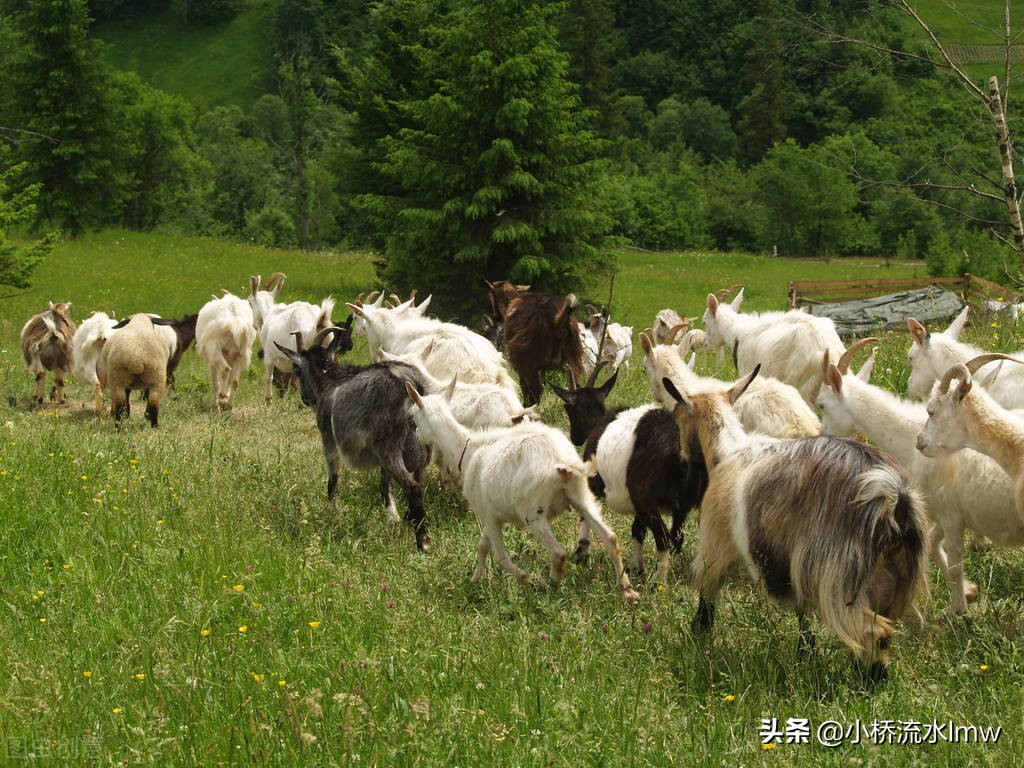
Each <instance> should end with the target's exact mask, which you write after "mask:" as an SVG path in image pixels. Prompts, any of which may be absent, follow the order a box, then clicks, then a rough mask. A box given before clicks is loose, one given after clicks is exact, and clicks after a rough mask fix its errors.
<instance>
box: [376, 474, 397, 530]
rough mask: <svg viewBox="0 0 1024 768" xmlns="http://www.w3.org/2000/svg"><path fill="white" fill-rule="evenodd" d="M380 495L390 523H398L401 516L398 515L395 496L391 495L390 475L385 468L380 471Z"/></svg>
mask: <svg viewBox="0 0 1024 768" xmlns="http://www.w3.org/2000/svg"><path fill="white" fill-rule="evenodd" d="M380 497H381V498H382V499H383V500H384V513H385V515H386V516H387V521H388V523H389V524H390V525H398V522H399V520H401V518H400V517H399V516H398V507H397V506H396V505H395V498H394V496H392V495H391V475H389V474H388V471H387V470H386V469H381V471H380Z"/></svg>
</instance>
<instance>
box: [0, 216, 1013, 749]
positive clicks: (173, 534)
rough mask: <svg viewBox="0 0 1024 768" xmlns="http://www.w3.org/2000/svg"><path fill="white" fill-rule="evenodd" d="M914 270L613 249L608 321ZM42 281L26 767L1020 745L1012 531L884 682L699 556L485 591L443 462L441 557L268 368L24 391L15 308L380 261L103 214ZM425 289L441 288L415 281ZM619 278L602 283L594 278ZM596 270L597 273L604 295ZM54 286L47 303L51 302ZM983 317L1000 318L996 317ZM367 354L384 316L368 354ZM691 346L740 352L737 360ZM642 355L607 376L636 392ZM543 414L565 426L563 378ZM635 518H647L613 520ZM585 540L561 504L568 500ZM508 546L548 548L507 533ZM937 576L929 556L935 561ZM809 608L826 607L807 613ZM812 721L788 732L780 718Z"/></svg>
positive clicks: (26, 630)
mask: <svg viewBox="0 0 1024 768" xmlns="http://www.w3.org/2000/svg"><path fill="white" fill-rule="evenodd" d="M915 268H916V267H914V266H913V265H911V266H909V267H907V266H900V267H893V268H891V271H886V269H885V268H884V267H873V266H867V265H865V266H863V267H862V268H857V267H855V266H854V265H853V263H850V262H843V263H841V264H837V263H833V264H831V265H826V264H820V263H804V262H791V261H784V260H781V259H778V260H772V259H763V258H757V257H751V256H740V255H719V254H671V255H669V254H646V253H629V254H623V256H622V265H621V269H620V272H619V274H618V277H617V278H616V283H615V303H616V306H617V307H618V308H619V311H620V312H621V315H620V320H622V321H623V322H626V323H627V324H633V325H635V326H642V325H646V324H648V323H649V322H650V320H651V319H653V315H654V312H655V311H656V310H657V309H659V308H661V307H662V306H674V307H675V308H676V309H678V310H679V311H681V312H685V313H689V314H697V313H698V312H699V309H700V305H701V303H702V301H703V296H704V295H706V293H707V291H708V290H710V289H713V288H719V287H723V286H725V285H731V284H732V283H734V282H741V281H742V282H744V283H746V284H747V285H748V296H749V299H748V301H749V302H750V306H752V307H761V308H767V307H776V308H778V307H781V306H782V305H783V304H784V297H785V291H784V285H785V283H786V282H787V281H788V280H789V279H791V278H815V277H823V276H826V275H828V274H834V275H835V276H837V277H838V276H840V274H839V273H843V275H842V276H845V275H846V274H854V275H856V274H862V275H864V274H869V275H870V276H872V277H874V276H876V275H878V274H879V273H882V274H890V273H895V271H896V270H897V269H898V270H899V274H906V273H907V271H908V270H909V271H912V270H913V269H915ZM40 270H41V271H40V272H39V274H38V277H37V282H36V285H35V287H33V288H32V289H31V291H29V292H26V293H24V294H22V295H19V296H17V297H13V298H8V299H4V300H2V302H0V384H2V388H3V391H4V392H5V393H7V394H8V395H10V399H13V401H14V403H15V404H14V405H11V404H9V403H8V404H5V405H0V410H2V413H0V520H2V521H3V533H4V535H3V537H2V539H0V542H2V543H0V563H2V570H0V611H2V616H3V618H2V620H0V649H2V650H3V652H2V654H0V739H2V747H3V749H4V752H3V753H2V754H4V755H5V756H6V757H7V759H8V762H11V763H14V762H16V761H17V760H18V759H19V758H24V757H26V756H27V755H28V754H29V753H33V754H35V755H37V756H39V757H41V758H51V759H59V758H63V759H66V760H67V761H68V762H70V763H72V764H92V763H96V764H104V765H107V764H128V765H140V764H153V765H161V766H164V765H183V766H186V765H187V766H192V765H215V764H219V765H235V764H259V765H310V764H316V765H319V764H324V765H431V766H433V765H437V766H442V765H444V766H447V765H466V766H483V765H488V766H490V765H535V766H548V765H555V764H564V765H609V766H637V765H740V764H742V765H803V764H808V765H811V764H813V765H836V766H838V765H844V766H845V765H851V764H853V765H869V764H881V765H890V764H894V765H928V766H933V765H956V766H960V765H993V766H995V765H998V766H1005V765H1012V764H1015V762H1016V761H1017V760H1018V756H1019V755H1020V754H1021V751H1022V747H1024V743H1022V737H1021V734H1022V718H1024V715H1022V713H1024V695H1022V690H1024V687H1022V685H1021V682H1022V671H1024V659H1022V657H1021V650H1020V637H1021V632H1022V619H1021V594H1022V589H1024V574H1022V568H1021V566H1022V557H1021V554H1020V553H1019V552H1015V551H999V550H993V551H987V552H969V553H968V554H967V564H966V568H967V572H968V574H969V575H970V576H971V578H973V579H974V580H976V581H978V582H979V584H980V587H981V597H980V599H979V601H978V602H977V603H976V604H975V605H973V606H972V608H971V611H970V613H969V615H968V616H965V617H961V618H957V619H948V618H946V617H945V616H944V615H943V613H942V610H943V608H944V607H945V605H947V604H948V590H947V588H946V587H945V585H944V582H943V580H942V578H941V577H940V576H939V575H938V573H937V572H934V573H933V578H932V582H933V594H932V596H931V597H930V598H928V599H926V600H925V601H923V602H922V604H921V606H920V607H921V609H922V612H923V614H924V617H925V622H924V623H923V625H918V624H916V623H915V622H914V621H910V622H908V623H907V624H906V625H905V626H903V628H902V629H903V631H902V632H901V633H900V634H899V635H898V637H897V639H896V641H895V643H894V649H893V658H894V664H893V670H892V671H893V677H892V680H891V681H890V682H889V683H888V685H886V686H884V687H882V688H881V689H879V690H875V691H872V690H869V689H867V688H865V687H864V685H863V684H862V681H861V679H860V676H859V675H858V674H857V672H856V670H855V669H854V667H853V665H852V663H851V660H850V657H849V654H848V653H847V652H846V650H845V649H844V648H843V647H842V646H841V645H840V644H839V643H837V642H836V641H835V640H833V639H830V638H828V636H827V635H824V634H822V637H821V638H820V640H819V643H818V647H817V649H816V650H815V651H814V652H813V653H812V654H811V655H810V656H809V657H807V658H800V657H798V655H797V644H796V636H797V631H796V630H797V627H796V621H795V619H794V618H793V617H792V616H791V615H790V614H789V613H788V612H787V611H785V610H783V609H782V608H779V607H777V606H774V605H772V604H770V603H768V602H767V601H766V600H764V599H763V598H762V597H760V596H758V595H757V594H756V592H755V591H754V590H753V589H751V588H750V587H749V586H748V585H747V584H746V583H745V582H744V581H742V580H737V582H736V583H735V585H732V586H730V587H728V588H727V589H726V590H725V592H724V593H723V597H722V600H721V604H720V606H721V607H720V613H719V616H718V622H717V625H716V627H715V631H714V632H713V633H712V636H711V637H710V638H708V639H706V640H701V639H697V638H694V637H693V636H691V635H690V633H689V632H688V630H687V626H688V623H689V620H690V617H691V616H692V613H693V610H694V604H695V600H694V593H693V592H692V590H691V589H690V587H689V585H688V577H687V573H688V562H687V558H688V557H689V556H690V555H691V554H692V551H693V546H692V536H693V534H694V527H693V525H692V523H691V524H689V525H688V536H689V537H690V538H689V540H688V542H687V544H686V545H685V551H684V554H683V555H682V556H680V557H678V558H676V559H675V561H674V563H673V578H672V580H671V583H670V584H668V585H667V586H666V587H665V588H663V589H652V588H650V587H649V586H647V585H644V590H643V599H642V602H641V604H640V606H639V607H638V608H637V609H635V610H634V609H631V608H629V607H627V606H626V605H625V604H624V603H623V601H622V600H621V598H620V597H619V596H618V594H617V590H616V588H615V583H614V579H613V574H612V572H611V567H610V564H609V562H608V560H607V558H606V556H605V555H604V553H603V552H601V551H595V554H594V556H593V559H592V562H590V563H589V564H586V565H570V567H569V569H568V573H567V575H566V579H565V581H564V583H563V584H562V586H561V587H560V588H559V589H558V590H557V591H554V592H552V591H549V590H547V589H543V588H540V587H531V586H525V587H524V586H521V585H519V584H517V583H514V581H513V580H512V579H509V578H508V577H507V576H506V575H505V574H503V573H501V572H500V571H498V570H497V569H495V568H493V567H492V569H491V572H490V574H489V577H488V578H486V579H484V580H482V581H481V582H480V583H478V584H476V585H473V584H471V583H470V582H469V575H470V573H471V571H472V565H473V561H474V559H475V552H474V547H475V543H476V539H477V537H478V531H479V529H478V526H477V523H476V521H475V519H474V518H473V516H472V514H471V513H469V512H468V510H466V509H465V505H464V503H463V502H461V500H460V499H459V498H458V497H457V496H455V495H449V494H445V493H444V492H442V491H440V490H439V489H438V487H437V483H436V478H435V477H433V476H431V479H430V484H429V488H428V497H427V504H428V510H429V513H430V516H431V523H432V525H433V531H432V536H433V544H434V547H433V552H432V553H431V554H430V555H426V556H424V555H421V554H419V553H418V552H417V551H416V549H415V544H414V540H413V536H412V533H411V531H410V530H408V528H407V527H405V526H403V527H400V528H397V529H390V528H389V527H388V525H387V524H386V523H385V520H384V514H383V509H382V504H381V502H380V500H379V496H378V494H377V480H376V476H375V475H371V474H359V473H351V472H346V473H344V474H343V475H342V478H341V481H340V484H339V498H338V501H337V504H336V506H335V507H334V508H333V509H332V508H328V507H327V505H326V504H325V500H324V499H325V485H326V477H325V470H324V465H323V458H322V455H321V452H320V448H319V437H318V435H317V432H316V429H315V426H314V424H313V416H312V413H311V411H310V410H309V409H307V408H304V407H303V406H302V405H301V404H300V403H299V402H298V399H297V398H296V397H294V396H293V395H289V396H287V397H285V398H284V399H280V400H275V401H274V402H273V404H272V405H271V406H269V407H266V406H264V405H263V403H262V396H261V393H262V386H261V381H262V378H261V377H262V372H261V371H260V370H259V369H258V368H257V366H255V365H254V367H253V368H252V369H251V370H250V371H249V372H248V373H247V374H246V376H245V377H244V379H243V381H242V384H241V389H240V393H239V395H240V398H239V402H238V405H237V407H236V408H235V409H234V411H233V412H231V413H229V414H219V413H216V412H214V411H213V410H212V409H211V408H210V406H209V400H210V394H209V386H208V383H207V382H206V380H205V373H204V370H203V366H202V365H201V364H200V362H199V361H198V360H197V358H196V357H195V356H194V354H193V353H189V354H188V355H186V357H185V358H184V360H183V363H182V368H181V372H180V373H179V376H178V380H179V389H178V392H177V393H175V394H172V395H170V396H169V397H168V398H167V399H166V400H165V403H164V406H163V408H162V409H161V426H160V428H159V429H158V430H152V429H149V428H148V426H147V425H146V423H145V421H144V420H143V419H142V418H141V414H139V413H135V414H134V415H133V416H132V418H131V419H130V420H129V421H128V423H127V424H126V425H124V426H123V427H122V428H120V429H115V428H114V426H113V425H112V423H111V422H110V418H109V415H108V414H104V415H103V417H102V418H98V419H97V418H94V416H93V414H92V413H91V412H90V410H89V408H88V407H87V403H88V402H89V400H90V394H89V392H88V391H87V389H86V387H84V386H83V385H81V384H80V383H78V382H75V381H72V382H71V383H70V384H69V388H68V391H69V395H70V397H71V399H72V401H73V402H72V405H71V406H69V407H66V408H57V407H54V406H52V405H44V406H43V407H40V408H30V407H28V406H27V405H25V403H24V401H25V398H26V397H27V395H28V393H29V391H30V387H31V382H30V379H29V376H28V374H27V373H26V372H25V370H24V368H23V367H22V365H21V363H20V362H19V360H18V353H17V333H18V329H19V328H20V324H21V323H22V322H23V321H24V319H25V318H26V317H27V316H28V315H29V314H31V312H34V311H38V309H39V308H41V306H45V300H46V299H47V298H52V299H54V300H57V299H65V298H70V299H72V300H73V301H74V302H75V307H76V310H77V313H78V316H79V317H82V316H84V314H85V312H86V310H89V309H109V308H114V309H116V310H118V311H119V315H121V314H124V313H126V312H129V311H135V310H139V309H152V310H154V311H158V312H161V313H164V314H168V315H176V314H179V313H183V312H185V311H189V310H194V309H195V308H196V307H197V306H198V304H200V303H202V302H203V301H204V300H205V299H206V298H207V297H208V296H209V294H211V293H214V292H217V291H218V289H219V288H221V287H226V288H229V289H232V290H235V291H237V292H241V293H244V286H245V285H246V282H247V276H248V275H249V274H251V273H254V272H262V273H263V274H264V275H266V274H268V273H270V272H272V271H276V270H280V271H284V272H286V273H287V274H288V281H287V282H286V285H285V289H284V293H283V294H282V298H287V299H293V298H314V299H315V298H319V297H320V296H322V295H323V294H325V293H327V292H334V293H335V295H337V296H338V297H339V298H348V297H351V296H354V295H355V293H357V292H359V291H365V290H367V289H369V288H371V287H372V286H373V280H372V270H371V269H370V266H369V264H368V261H367V259H366V258H365V257H359V256H357V255H351V254H337V255H324V256H320V255H307V254H301V253H291V252H271V251H262V250H252V249H247V248H243V247H238V246H231V245H225V244H223V243H219V242H217V241H207V240H195V239H175V238H164V237H159V236H138V235H127V234H124V233H105V234H103V235H99V236H93V237H89V238H85V239H83V240H81V241H78V242H75V243H69V244H67V245H65V246H62V248H61V252H60V253H59V254H56V255H55V256H54V257H52V258H50V259H49V260H48V261H47V262H46V264H44V265H43V266H42V267H41V268H40ZM423 289H424V290H429V286H427V285H424V287H423ZM605 290H606V289H605ZM601 291H602V289H601V287H600V286H598V287H595V290H594V293H595V294H600V293H601ZM40 305H41V306H40ZM972 333H973V338H974V340H976V341H979V342H983V343H984V344H985V346H996V347H998V348H1001V349H1015V348H1018V347H1021V346H1024V340H1022V339H1021V338H1020V336H1021V334H1020V333H1019V331H1018V329H1016V328H1014V327H1007V326H1001V325H1000V326H997V327H995V328H993V327H991V326H989V325H983V326H979V327H978V328H975V329H972ZM992 334H996V336H997V338H993V337H992ZM905 346H906V339H905V335H904V334H899V333H893V334H888V335H887V336H886V338H885V341H884V343H883V344H882V346H881V349H880V358H879V361H878V364H877V366H876V380H877V381H881V382H882V383H884V384H886V385H888V386H890V387H892V388H896V389H899V388H901V387H902V386H904V382H905V380H906V375H907V371H906V363H905ZM351 354H352V356H353V359H354V360H355V361H363V360H365V359H366V349H365V342H361V343H360V344H357V347H356V349H355V350H354V351H353V353H351ZM701 370H702V371H703V372H712V371H714V372H718V373H720V374H721V375H723V376H731V375H734V372H733V371H731V370H730V369H729V368H728V363H725V364H723V366H721V367H719V366H718V365H717V363H716V361H715V359H714V358H713V357H709V358H708V359H706V360H702V361H701ZM647 397H648V394H647V384H646V381H645V380H644V377H643V372H642V370H641V369H640V366H639V355H638V354H637V355H635V356H634V360H633V365H632V367H631V368H630V371H629V373H628V375H625V376H624V377H623V376H620V383H619V384H618V385H617V389H616V390H615V391H614V392H613V395H612V401H613V402H615V403H618V404H634V403H639V402H642V401H644V400H646V399H647ZM542 406H543V407H542V412H543V414H544V417H545V419H546V420H548V421H550V422H552V423H556V424H561V425H564V416H563V415H562V413H561V408H560V406H559V405H558V403H557V402H556V400H555V398H554V397H552V396H551V395H550V394H549V393H546V394H545V399H544V401H543V403H542ZM611 523H612V524H613V526H614V527H615V528H616V529H617V530H618V532H619V534H620V537H622V538H623V540H624V541H626V540H628V537H629V531H628V521H626V520H624V519H622V518H614V519H612V520H611ZM556 533H557V535H558V536H559V538H560V540H561V541H563V542H564V543H565V544H566V545H567V546H570V545H571V542H572V540H573V538H574V534H575V525H574V522H573V521H572V520H570V519H562V520H559V521H558V525H557V526H556ZM508 538H509V541H508V543H509V549H510V552H511V555H512V557H513V558H514V559H515V560H516V562H517V563H518V564H520V566H521V567H524V568H526V569H527V570H529V571H531V572H532V573H535V574H537V575H538V576H539V575H541V574H543V573H544V572H545V568H546V565H545V553H544V550H543V548H542V547H541V546H540V545H539V544H538V543H537V542H536V541H534V540H533V539H532V538H531V537H529V536H528V535H526V534H522V533H519V532H516V531H511V532H510V533H509V537H508ZM933 571H934V569H933ZM819 629H820V627H819ZM763 718H769V719H770V718H777V719H778V721H779V724H780V727H781V728H785V725H786V721H787V719H788V718H808V719H809V720H810V722H811V728H812V730H811V734H812V738H811V741H812V742H813V741H814V738H813V734H814V732H815V729H816V727H817V725H818V724H819V723H820V722H822V721H825V720H836V721H839V722H840V723H843V724H844V725H846V726H847V727H853V726H855V725H856V723H857V722H858V721H860V722H861V723H863V724H864V725H865V726H867V725H869V724H870V723H872V722H875V721H888V720H891V721H910V720H914V721H921V722H924V723H929V724H930V723H931V722H932V721H933V720H938V721H941V722H943V723H946V722H948V721H949V720H952V721H954V722H955V723H956V724H958V725H972V724H973V725H982V726H1001V727H1002V728H1003V733H1002V735H1001V738H1000V740H999V742H998V743H997V744H995V745H991V744H989V745H981V744H949V743H944V742H941V741H940V743H936V744H934V745H920V744H919V745H907V744H903V745H900V744H881V745H878V746H875V745H871V744H869V743H867V742H868V740H867V739H866V738H865V739H863V740H862V743H860V744H846V745H844V746H842V747H839V748H837V749H828V748H825V747H823V746H820V745H818V744H815V743H810V744H798V743H797V744H785V743H782V744H778V745H776V746H774V747H773V748H772V749H767V750H766V749H763V748H762V745H761V743H760V742H761V739H760V734H761V724H762V719H763ZM793 733H795V731H793Z"/></svg>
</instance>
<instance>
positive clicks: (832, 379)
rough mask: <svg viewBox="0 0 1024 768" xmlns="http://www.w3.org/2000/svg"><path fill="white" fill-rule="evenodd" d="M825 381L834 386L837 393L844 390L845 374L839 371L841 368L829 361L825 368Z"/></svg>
mask: <svg viewBox="0 0 1024 768" xmlns="http://www.w3.org/2000/svg"><path fill="white" fill-rule="evenodd" d="M825 383H826V384H828V385H829V386H830V387H832V390H833V391H834V392H835V393H836V394H837V395H839V394H842V392H843V374H841V373H840V372H839V369H838V368H836V367H835V365H833V364H832V363H829V364H828V366H827V367H826V368H825Z"/></svg>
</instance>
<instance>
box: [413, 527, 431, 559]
mask: <svg viewBox="0 0 1024 768" xmlns="http://www.w3.org/2000/svg"><path fill="white" fill-rule="evenodd" d="M416 549H418V550H419V551H420V552H424V553H426V552H429V551H430V534H429V533H427V532H426V531H423V530H419V531H416Z"/></svg>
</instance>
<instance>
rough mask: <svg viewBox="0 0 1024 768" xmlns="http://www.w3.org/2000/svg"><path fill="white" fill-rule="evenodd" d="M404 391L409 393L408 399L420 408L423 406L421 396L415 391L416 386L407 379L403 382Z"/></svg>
mask: <svg viewBox="0 0 1024 768" xmlns="http://www.w3.org/2000/svg"><path fill="white" fill-rule="evenodd" d="M405 391H406V392H407V393H408V394H409V399H410V400H412V401H413V402H414V403H415V404H416V405H418V406H419V407H420V408H422V407H423V398H422V397H420V393H419V392H417V391H416V387H414V386H413V385H412V384H410V383H409V382H408V381H407V382H405Z"/></svg>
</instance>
